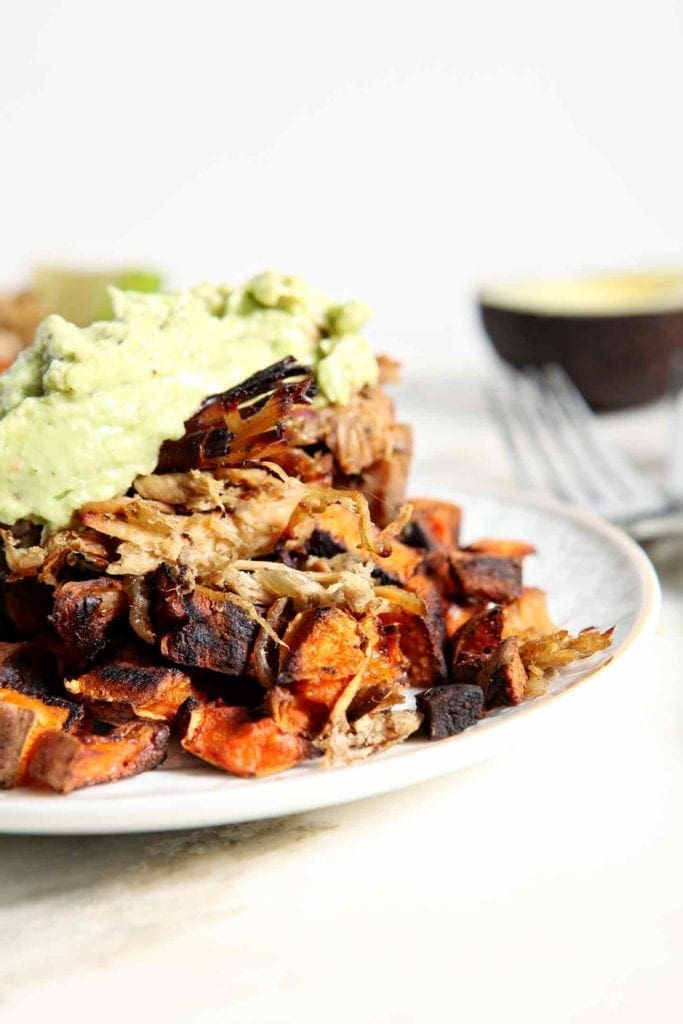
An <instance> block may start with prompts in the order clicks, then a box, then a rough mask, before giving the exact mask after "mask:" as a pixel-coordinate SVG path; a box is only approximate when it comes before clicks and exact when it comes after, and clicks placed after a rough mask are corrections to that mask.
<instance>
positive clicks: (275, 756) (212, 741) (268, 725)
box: [179, 700, 315, 778]
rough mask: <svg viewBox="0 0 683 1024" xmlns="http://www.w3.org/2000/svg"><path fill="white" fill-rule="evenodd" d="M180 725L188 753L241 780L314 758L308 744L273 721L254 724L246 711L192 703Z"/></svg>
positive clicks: (279, 770)
mask: <svg viewBox="0 0 683 1024" xmlns="http://www.w3.org/2000/svg"><path fill="white" fill-rule="evenodd" d="M179 721H180V729H181V740H180V742H181V743H182V745H183V747H184V748H185V750H187V751H188V752H189V753H190V754H194V755H195V757H199V758H201V760H202V761H208V763H209V764H212V765H214V766H215V767H216V768H222V769H223V771H226V772H231V773H232V774H233V775H239V776H241V777H242V778H249V777H254V776H256V777H259V776H262V775H272V774H273V773H275V772H281V771H285V769H287V768H292V767H293V766H294V765H295V764H299V762H301V761H305V760H307V759H308V758H309V757H312V756H314V754H315V748H314V747H313V744H312V743H311V742H310V741H309V740H307V739H305V738H304V737H302V736H296V735H294V734H293V733H290V732H285V731H284V730H283V729H281V728H280V726H279V725H277V723H276V722H275V721H273V719H272V718H261V719H257V720H254V719H253V718H252V716H251V715H250V714H249V712H248V711H247V710H246V709H245V708H235V707H228V706H226V705H223V704H219V703H215V704H200V703H199V702H198V701H193V700H190V701H188V702H187V704H186V705H185V706H184V708H183V709H182V711H181V715H180V720H179Z"/></svg>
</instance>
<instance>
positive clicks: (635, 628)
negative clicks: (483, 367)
mask: <svg viewBox="0 0 683 1024" xmlns="http://www.w3.org/2000/svg"><path fill="white" fill-rule="evenodd" d="M446 489H447V490H448V493H449V495H450V500H453V501H455V502H457V503H459V504H462V505H463V509H464V512H465V514H466V513H467V502H468V500H469V501H473V500H482V499H483V500H487V501H501V502H508V503H510V502H513V503H515V504H517V505H522V506H525V507H530V508H533V509H536V510H540V511H547V512H549V513H551V514H553V515H555V516H559V517H560V518H562V519H565V520H570V521H572V522H574V523H576V524H577V525H579V526H583V527H584V528H586V529H587V530H589V531H590V532H592V533H594V534H595V533H597V534H598V535H601V536H603V537H604V538H605V539H607V540H608V541H609V542H610V543H611V544H613V545H614V546H615V547H617V548H618V549H619V550H620V551H621V552H622V554H624V555H625V556H626V560H627V562H628V564H629V565H630V566H631V568H632V569H633V571H634V580H635V579H637V582H638V584H639V596H640V606H639V609H638V613H637V615H636V617H635V619H634V621H633V623H632V624H631V627H630V629H629V631H628V633H627V634H626V635H625V636H624V637H623V638H622V640H621V642H620V645H619V649H618V650H617V651H616V652H615V654H614V656H613V657H609V658H607V659H606V660H605V661H604V662H603V663H602V664H600V665H598V666H596V668H595V669H593V670H592V671H590V672H588V673H586V675H584V676H582V677H581V678H579V679H577V680H575V681H574V682H572V684H571V685H569V686H567V687H566V688H565V689H563V690H561V691H559V692H557V693H554V694H548V695H546V696H544V697H540V698H536V699H535V700H530V701H525V702H524V703H522V704H520V705H518V706H517V707H516V708H515V709H514V711H513V712H512V713H510V714H509V715H508V716H505V717H502V716H501V717H499V718H497V719H493V720H489V722H488V723H487V725H486V731H485V732H478V731H477V730H476V729H472V730H467V731H465V732H464V733H461V734H459V735H457V736H452V737H449V738H448V739H446V740H442V741H440V742H439V743H433V744H425V745H423V746H420V747H416V748H415V749H414V750H412V751H410V752H409V754H408V756H404V757H403V758H401V757H400V756H399V757H395V758H392V757H391V751H389V752H388V753H387V755H384V756H383V755H378V756H377V757H371V758H369V759H368V760H365V761H362V762H359V763H357V764H354V765H350V766H344V767H340V768H337V769H331V770H330V771H326V772H318V773H312V774H310V775H303V776H300V777H297V778H296V780H294V779H292V777H291V774H289V773H283V774H281V775H274V776H268V777H266V778H264V779H257V780H253V779H248V780H235V779H234V778H231V779H230V783H231V789H230V790H229V791H228V790H223V791H222V792H221V783H222V782H223V774H222V773H218V772H217V773H216V785H215V787H213V789H212V790H204V791H202V792H199V793H194V794H193V793H187V792H186V793H182V794H180V795H179V797H178V799H177V800H176V801H174V803H173V805H172V807H171V808H170V809H169V807H168V797H167V796H166V795H165V794H163V795H162V794H158V793H157V794H154V793H147V794H139V795H138V794H134V793H127V794H126V796H125V797H124V798H123V799H124V800H125V802H126V805H127V806H126V807H125V810H124V809H122V808H121V806H117V803H116V801H114V802H112V804H111V808H112V814H111V815H110V816H108V815H107V803H108V800H107V799H106V798H105V799H104V800H103V801H102V802H101V803H99V804H95V805H93V803H92V802H90V801H83V802H79V801H78V800H74V801H72V802H70V803H68V804H67V801H69V800H70V796H69V795H67V796H63V795H60V794H52V793H42V792H33V793H31V792H29V793H27V794H26V795H24V793H23V792H22V793H21V795H15V796H12V797H11V798H10V800H9V801H8V803H7V805H6V806H5V807H3V806H2V804H3V800H2V797H3V794H2V793H0V834H15V835H17V834H21V835H116V834H132V833H141V832H161V831H177V830H181V829H187V828H200V827H211V826H214V827H215V826H220V825H229V824H236V823H238V822H245V821H257V820H263V819H267V818H277V817H284V816H287V815H291V814H299V813H303V812H305V811H310V810H323V809H325V808H326V807H331V806H335V805H338V804H344V803H350V802H352V801H355V800H361V799H365V798H367V797H371V796H380V795H382V794H384V793H387V792H392V791H398V790H400V789H403V788H406V787H408V786H410V785H414V784H417V783H420V782H424V781H426V780H427V779H431V778H438V777H440V776H443V775H447V774H451V773H455V772H457V771H460V770H461V769H463V768H465V767H468V766H471V765H473V764H476V763H478V762H479V761H482V760H485V759H487V758H488V757H490V756H491V755H492V754H495V753H497V752H499V751H500V750H502V749H505V748H509V747H511V746H514V745H515V744H516V742H517V740H518V738H519V735H520V732H522V731H523V729H524V728H525V727H527V726H528V725H529V723H530V722H531V721H533V722H536V721H537V719H538V716H539V714H541V715H542V714H549V713H556V712H557V711H558V710H559V709H560V708H561V707H563V706H564V704H562V703H561V701H560V698H562V697H567V696H568V695H572V694H577V693H579V692H583V691H584V689H585V684H586V683H588V682H593V681H594V680H596V679H597V678H598V677H600V678H601V679H604V678H605V676H607V675H610V674H611V673H613V672H614V671H615V668H617V667H619V666H623V664H624V659H625V658H626V657H628V656H629V655H630V654H631V653H632V651H633V648H634V646H635V644H636V642H640V641H643V640H644V639H646V638H647V636H649V635H650V634H651V633H652V632H653V631H654V628H655V625H656V622H657V618H658V614H659V609H660V606H661V589H660V585H659V580H658V577H657V574H656V571H655V569H654V566H653V565H652V562H651V561H650V559H649V558H648V557H647V555H646V554H645V552H644V551H643V550H642V548H640V547H639V546H638V545H637V544H636V542H635V541H634V540H633V539H632V538H630V537H629V536H628V535H627V534H626V533H625V532H624V531H623V530H621V529H620V528H619V527H617V526H615V525H614V524H613V523H610V522H608V521H606V520H604V519H602V518H601V517H599V516H597V515H596V514H595V513H593V512H591V511H589V510H587V509H584V508H581V507H578V506H576V505H570V504H567V503H565V502H562V501H558V500H557V499H555V498H551V497H547V496H545V495H538V494H535V493H533V492H530V491H526V490H522V489H519V488H513V487H504V486H503V487H495V488H481V489H480V488H477V489H472V488H467V487H463V488H459V487H457V486H456V487H448V488H439V487H436V488H434V490H435V491H437V493H438V492H439V491H441V490H446ZM444 500H447V499H444ZM483 737H485V738H486V740H487V741H488V742H485V741H484V740H483ZM479 748H483V750H480V749H479ZM395 749H402V750H404V751H405V748H395ZM456 752H457V753H456ZM323 779H325V780H327V785H323V781H322V780H323ZM127 781H128V780H127ZM130 781H133V780H130ZM235 782H238V783H239V784H243V785H244V787H245V788H244V789H243V790H242V789H238V788H236V787H235ZM292 783H295V784H294V785H292ZM283 784H284V785H288V789H286V790H284V792H285V799H284V800H280V802H279V804H278V806H275V803H276V802H277V789H278V788H279V787H280V785H283ZM111 785H116V784H115V783H112V784H111ZM259 786H266V787H267V788H268V789H271V787H272V789H273V791H274V799H273V800H271V801H270V802H268V800H267V799H266V800H265V801H264V802H263V803H262V805H261V806H257V807H256V808H251V809H248V804H249V794H250V793H253V794H254V795H256V794H255V789H256V787H259ZM93 789H94V790H96V787H93ZM320 790H322V792H320ZM17 792H18V791H17V790H14V791H12V793H13V794H17ZM7 795H9V793H8V794H7ZM74 796H77V794H74ZM236 796H238V798H237V799H236ZM231 804H232V805H233V806H232V808H231V806H230V805H231ZM27 805H28V806H27ZM235 805H236V806H235ZM67 809H68V813H66V814H65V813H64V812H65V810H67ZM36 818H37V820H36ZM93 819H96V820H93Z"/></svg>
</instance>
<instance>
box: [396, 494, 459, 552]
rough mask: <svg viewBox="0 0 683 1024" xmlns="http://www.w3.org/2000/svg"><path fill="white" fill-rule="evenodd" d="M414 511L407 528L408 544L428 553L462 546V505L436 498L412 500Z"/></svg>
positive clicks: (405, 537) (406, 538)
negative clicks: (460, 540) (460, 506)
mask: <svg viewBox="0 0 683 1024" xmlns="http://www.w3.org/2000/svg"><path fill="white" fill-rule="evenodd" d="M410 504H411V506H412V509H413V514H412V516H411V520H410V523H409V524H408V526H407V527H406V529H405V532H404V539H405V540H406V543H408V544H411V545H413V546H414V547H417V548H423V549H425V550H427V551H453V550H454V549H455V548H457V547H458V541H459V538H460V522H461V519H462V511H461V509H460V508H459V506H458V505H452V504H450V503H449V502H447V501H435V500H433V499H432V498H411V499H410Z"/></svg>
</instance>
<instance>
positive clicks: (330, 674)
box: [277, 607, 364, 689]
mask: <svg viewBox="0 0 683 1024" xmlns="http://www.w3.org/2000/svg"><path fill="white" fill-rule="evenodd" d="M284 640H285V643H286V644H287V646H288V648H289V653H285V654H284V658H283V661H282V664H281V666H280V673H279V676H278V680H277V681H278V684H279V685H280V686H288V685H291V684H293V683H301V682H311V683H313V684H320V686H321V688H322V689H324V688H326V687H327V685H328V684H329V685H331V687H332V688H335V689H338V687H339V685H340V684H341V685H342V686H343V685H344V684H345V683H347V682H348V681H349V680H350V679H352V678H353V677H354V676H355V675H356V673H357V672H358V671H359V669H360V668H361V666H362V664H363V658H364V655H363V651H362V649H361V641H362V636H361V632H360V629H359V628H358V620H357V619H356V618H355V617H354V616H353V615H352V614H351V612H349V611H347V610H346V609H345V608H339V607H333V608H312V609H310V610H308V611H305V612H302V613H301V614H300V615H297V617H296V618H295V619H294V620H293V621H292V622H291V624H290V626H289V628H288V629H287V632H286V633H285V637H284Z"/></svg>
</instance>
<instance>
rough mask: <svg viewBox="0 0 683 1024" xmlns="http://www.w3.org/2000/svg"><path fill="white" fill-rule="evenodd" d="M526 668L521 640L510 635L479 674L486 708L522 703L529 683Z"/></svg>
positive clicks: (478, 680) (478, 678)
mask: <svg viewBox="0 0 683 1024" xmlns="http://www.w3.org/2000/svg"><path fill="white" fill-rule="evenodd" d="M528 681H529V680H528V676H527V672H526V669H525V668H524V665H523V663H522V659H521V658H520V656H519V642H518V640H517V638H516V637H513V636H511V637H508V638H507V640H503V642H502V644H501V645H500V647H498V649H497V650H496V651H494V653H493V654H492V655H491V657H490V658H489V660H488V661H487V663H486V665H485V666H484V667H483V668H482V669H481V671H480V672H479V674H478V676H477V682H478V683H479V685H480V686H481V687H482V689H483V691H484V703H485V706H486V708H487V709H488V708H493V707H497V706H500V705H505V704H520V703H521V702H522V701H523V700H524V693H525V690H526V686H527V683H528Z"/></svg>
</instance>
